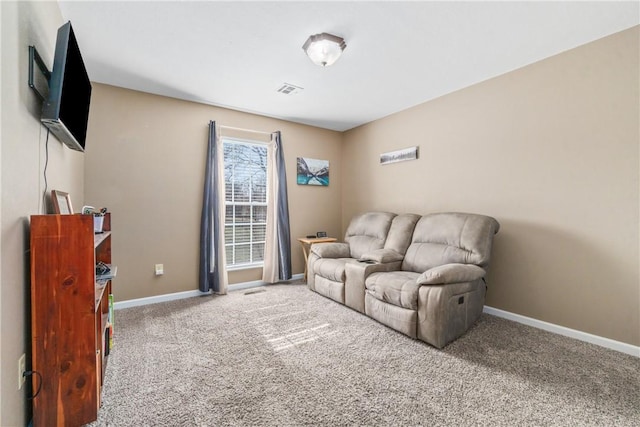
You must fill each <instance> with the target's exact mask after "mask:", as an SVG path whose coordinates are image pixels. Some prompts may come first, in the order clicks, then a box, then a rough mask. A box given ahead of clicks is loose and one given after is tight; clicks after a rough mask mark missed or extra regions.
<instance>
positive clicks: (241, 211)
mask: <svg viewBox="0 0 640 427" xmlns="http://www.w3.org/2000/svg"><path fill="white" fill-rule="evenodd" d="M222 143H223V149H224V186H225V225H224V241H225V250H226V256H227V265H228V266H229V267H242V266H250V265H262V263H263V261H264V245H265V236H266V229H267V146H266V145H263V144H260V143H253V142H250V141H243V140H237V139H231V138H222Z"/></svg>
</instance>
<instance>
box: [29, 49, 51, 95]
mask: <svg viewBox="0 0 640 427" xmlns="http://www.w3.org/2000/svg"><path fill="white" fill-rule="evenodd" d="M36 67H37V69H38V70H39V71H40V74H37V73H36V72H35V70H36ZM50 80H51V71H49V69H48V68H47V66H46V65H45V64H44V61H43V60H42V58H41V57H40V55H39V54H38V51H37V50H36V48H35V46H29V87H30V88H31V89H32V90H33V91H34V92H35V93H36V94H37V95H38V97H40V99H42V100H43V101H44V100H45V99H47V96H48V95H49V81H50Z"/></svg>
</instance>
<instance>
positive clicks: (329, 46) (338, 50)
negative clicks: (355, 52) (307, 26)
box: [302, 33, 347, 67]
mask: <svg viewBox="0 0 640 427" xmlns="http://www.w3.org/2000/svg"><path fill="white" fill-rule="evenodd" d="M346 47H347V44H346V43H345V42H344V39H343V38H342V37H338V36H334V35H332V34H327V33H322V34H316V35H313V36H309V38H308V39H307V41H306V42H304V45H302V49H304V51H305V53H306V54H307V56H308V57H309V58H310V59H311V61H313V63H314V64H317V65H320V66H322V67H327V66H329V65H331V64H333V63H334V62H336V61H337V60H338V58H340V55H341V54H342V51H343V50H344V49H345V48H346Z"/></svg>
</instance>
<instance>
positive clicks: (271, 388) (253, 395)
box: [91, 284, 640, 426]
mask: <svg viewBox="0 0 640 427" xmlns="http://www.w3.org/2000/svg"><path fill="white" fill-rule="evenodd" d="M114 341H115V345H114V348H113V351H112V353H111V356H110V358H109V363H108V366H107V375H106V381H105V384H104V387H103V395H102V396H103V401H102V407H101V409H100V412H99V418H98V421H96V422H95V423H92V424H91V426H342V425H356V426H632V425H633V426H638V425H639V420H640V359H638V358H635V357H633V356H629V355H626V354H623V353H618V352H615V351H612V350H608V349H604V348H601V347H598V346H595V345H592V344H588V343H584V342H581V341H577V340H573V339H570V338H567V337H562V336H559V335H555V334H552V333H549V332H545V331H542V330H539V329H535V328H532V327H528V326H525V325H521V324H519V323H515V322H511V321H509V320H505V319H501V318H497V317H494V316H490V315H483V316H482V318H481V319H480V321H479V322H478V323H477V324H476V325H475V326H474V327H473V328H472V329H471V330H470V331H468V332H467V334H465V335H464V336H463V337H462V338H460V339H458V340H457V341H455V342H453V343H452V344H450V345H449V346H447V347H446V348H445V349H443V350H437V349H435V348H433V347H430V346H429V345H427V344H424V343H422V342H420V341H415V340H412V339H410V338H408V337H406V336H404V335H402V334H400V333H397V332H395V331H393V330H391V329H389V328H387V327H385V326H383V325H381V324H379V323H377V322H376V321H374V320H372V319H369V318H368V317H366V316H364V315H361V314H359V313H357V312H355V311H353V310H351V309H349V308H347V307H345V306H342V305H340V304H337V303H335V302H333V301H331V300H329V299H327V298H324V297H322V296H320V295H318V294H316V293H314V292H311V291H310V290H309V289H307V287H306V286H305V285H304V284H279V285H271V286H266V287H262V288H255V289H250V290H244V291H235V292H231V293H230V294H229V295H226V296H213V297H211V296H206V297H196V298H190V299H184V300H179V301H171V302H166V303H161V304H155V305H149V306H143V307H135V308H129V309H122V310H118V311H116V313H115V338H114Z"/></svg>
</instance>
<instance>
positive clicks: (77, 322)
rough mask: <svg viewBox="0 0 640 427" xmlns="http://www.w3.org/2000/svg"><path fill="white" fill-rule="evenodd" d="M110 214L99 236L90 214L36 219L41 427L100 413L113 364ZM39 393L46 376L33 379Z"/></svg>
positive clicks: (35, 351) (35, 334)
mask: <svg viewBox="0 0 640 427" xmlns="http://www.w3.org/2000/svg"><path fill="white" fill-rule="evenodd" d="M98 261H102V262H104V263H106V264H111V218H110V214H107V217H105V221H104V232H103V233H100V234H94V230H93V216H91V215H34V216H32V217H31V335H32V337H31V339H32V369H33V370H34V371H37V372H39V373H40V374H41V375H42V385H41V389H40V392H39V394H38V395H37V396H36V397H35V399H34V400H33V423H34V426H36V427H38V426H80V425H83V424H86V423H89V422H91V421H95V420H96V419H97V417H98V409H99V407H100V392H101V388H102V384H103V382H104V373H105V369H106V365H107V359H108V351H109V339H108V334H109V331H108V327H109V324H108V316H109V295H110V294H111V280H104V281H97V280H96V274H95V273H96V263H97V262H98ZM32 378H33V379H32V381H33V390H34V391H36V390H37V389H38V387H39V381H40V379H39V377H38V376H33V377H32Z"/></svg>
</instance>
